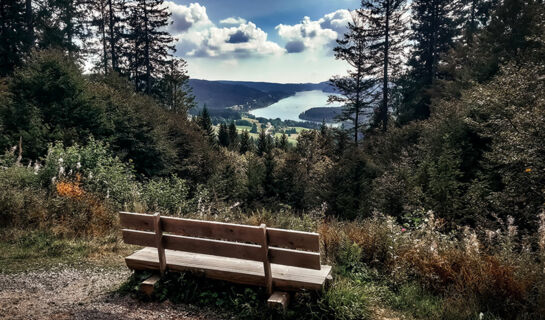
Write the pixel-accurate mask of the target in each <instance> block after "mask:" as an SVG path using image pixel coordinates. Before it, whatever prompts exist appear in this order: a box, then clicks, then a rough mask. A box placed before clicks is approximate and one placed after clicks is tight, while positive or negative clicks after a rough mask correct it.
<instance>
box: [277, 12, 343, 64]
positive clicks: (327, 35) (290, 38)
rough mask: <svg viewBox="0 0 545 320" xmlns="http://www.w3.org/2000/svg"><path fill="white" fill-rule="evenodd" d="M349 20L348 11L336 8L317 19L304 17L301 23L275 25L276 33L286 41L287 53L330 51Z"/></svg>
mask: <svg viewBox="0 0 545 320" xmlns="http://www.w3.org/2000/svg"><path fill="white" fill-rule="evenodd" d="M350 20H351V15H350V11H348V10H337V11H335V12H332V13H328V14H326V15H324V16H323V17H322V18H320V19H318V20H311V19H310V18H309V17H304V18H303V21H301V23H298V24H295V25H284V24H280V25H278V26H276V28H275V29H276V30H277V31H278V35H279V36H280V37H281V38H282V39H284V40H285V41H287V43H286V46H285V48H286V50H287V52H288V53H298V52H302V51H305V50H307V49H311V50H321V49H324V48H325V49H326V50H327V52H330V51H331V47H332V46H333V45H334V44H335V40H337V39H338V38H340V37H342V35H343V33H344V32H345V31H346V28H347V27H346V26H347V25H348V22H349V21H350Z"/></svg>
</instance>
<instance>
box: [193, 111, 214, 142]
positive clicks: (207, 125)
mask: <svg viewBox="0 0 545 320" xmlns="http://www.w3.org/2000/svg"><path fill="white" fill-rule="evenodd" d="M197 123H198V125H199V126H200V127H201V129H202V130H203V131H204V134H205V135H206V137H207V138H208V142H209V143H210V144H211V145H215V144H216V134H215V133H214V128H213V127H212V120H210V114H209V113H208V109H207V108H206V106H204V107H203V109H202V112H201V114H200V115H199V116H198V117H197Z"/></svg>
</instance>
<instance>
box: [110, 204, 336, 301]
mask: <svg viewBox="0 0 545 320" xmlns="http://www.w3.org/2000/svg"><path fill="white" fill-rule="evenodd" d="M120 223H121V226H122V227H123V228H124V229H123V230H122V232H123V240H124V241H125V243H127V244H133V245H139V246H144V247H145V248H144V249H141V250H139V251H136V252H135V253H133V254H132V255H130V256H128V257H126V258H125V262H126V263H127V266H128V267H129V268H130V269H132V270H157V271H159V272H160V273H161V274H164V273H165V272H166V271H167V270H169V271H179V272H182V271H190V272H196V273H198V274H201V275H204V276H206V277H208V278H212V279H219V280H224V281H230V282H234V283H239V284H246V285H256V286H264V287H266V288H267V292H268V293H269V294H271V298H270V299H269V303H271V304H274V303H280V304H282V306H283V307H285V304H286V303H287V301H286V300H287V294H286V293H284V292H274V294H273V289H274V290H282V291H295V290H300V289H309V290H320V289H321V288H322V286H323V285H324V283H325V282H326V281H327V280H328V279H330V276H329V274H330V271H331V266H326V265H321V264H320V241H319V235H318V234H317V233H310V232H300V231H293V230H284V229H275V228H267V227H266V226H265V225H264V224H262V225H261V226H259V227H257V226H248V225H240V224H231V223H222V222H212V221H201V220H193V219H182V218H173V217H166V216H160V215H159V214H158V213H156V214H154V215H150V214H139V213H129V212H121V213H120Z"/></svg>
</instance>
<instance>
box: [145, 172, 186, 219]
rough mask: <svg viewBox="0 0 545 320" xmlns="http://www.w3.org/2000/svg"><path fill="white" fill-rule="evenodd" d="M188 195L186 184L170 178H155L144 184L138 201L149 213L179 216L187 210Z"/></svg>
mask: <svg viewBox="0 0 545 320" xmlns="http://www.w3.org/2000/svg"><path fill="white" fill-rule="evenodd" d="M188 194H189V187H188V185H187V182H186V181H185V180H183V179H180V178H178V177H176V176H172V177H170V178H156V179H152V180H150V181H148V182H147V183H144V184H143V186H142V191H141V194H140V199H141V201H142V202H143V203H145V207H146V208H147V209H148V210H149V211H152V212H161V213H163V214H171V215H181V214H182V213H185V212H187V211H188V209H189V203H188Z"/></svg>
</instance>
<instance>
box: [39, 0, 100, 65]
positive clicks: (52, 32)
mask: <svg viewBox="0 0 545 320" xmlns="http://www.w3.org/2000/svg"><path fill="white" fill-rule="evenodd" d="M89 10H90V9H89V6H88V5H87V1H85V0H44V1H43V2H42V5H41V6H40V7H39V9H38V11H37V13H36V16H37V19H36V20H37V21H36V26H35V27H36V31H37V32H39V35H38V43H37V44H38V47H40V48H55V49H62V50H63V51H64V52H66V53H67V54H68V55H69V56H70V57H71V58H81V55H82V54H85V53H86V52H87V47H86V44H87V42H88V40H89V37H90V36H91V34H90V32H89V28H88V23H87V22H88V20H89V19H87V17H88V15H89V14H90V12H89Z"/></svg>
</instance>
